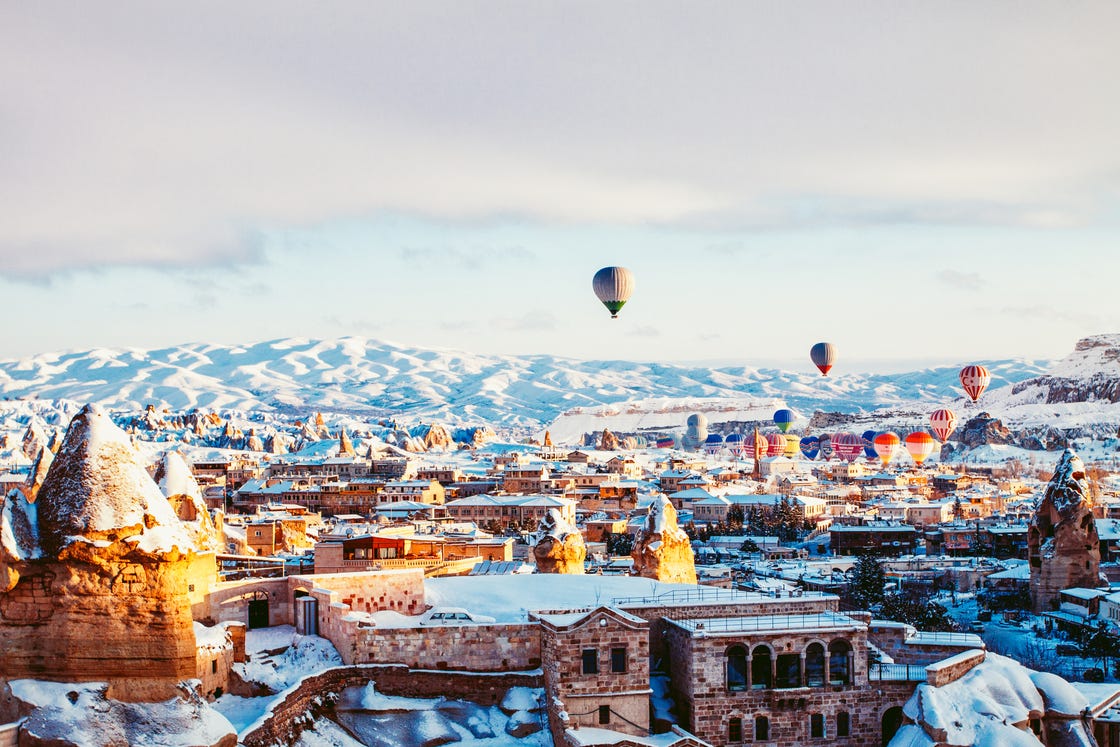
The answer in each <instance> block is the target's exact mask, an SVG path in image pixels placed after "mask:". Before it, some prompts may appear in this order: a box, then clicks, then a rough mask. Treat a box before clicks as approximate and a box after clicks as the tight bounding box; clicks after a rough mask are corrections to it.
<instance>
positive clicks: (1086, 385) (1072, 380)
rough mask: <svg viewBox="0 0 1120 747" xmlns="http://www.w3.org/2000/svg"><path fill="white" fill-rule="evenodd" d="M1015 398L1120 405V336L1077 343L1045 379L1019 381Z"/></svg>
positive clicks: (1054, 402) (1053, 402) (1088, 339)
mask: <svg viewBox="0 0 1120 747" xmlns="http://www.w3.org/2000/svg"><path fill="white" fill-rule="evenodd" d="M1011 393H1012V395H1013V396H1015V395H1024V396H1025V395H1031V394H1033V395H1034V399H1035V401H1037V402H1045V403H1046V404H1057V403H1062V402H1113V403H1115V402H1120V335H1096V336H1094V337H1086V338H1085V339H1083V340H1079V341H1078V343H1077V345H1076V346H1075V347H1074V349H1073V352H1072V353H1070V354H1069V355H1068V356H1066V357H1065V358H1063V359H1062V360H1061V361H1059V362H1058V363H1057V365H1055V366H1054V367H1053V368H1051V369H1050V371H1048V372H1047V373H1046V375H1044V376H1039V377H1036V378H1034V379H1028V380H1027V381H1021V382H1019V383H1018V384H1016V385H1014V386H1013V387H1012V389H1011Z"/></svg>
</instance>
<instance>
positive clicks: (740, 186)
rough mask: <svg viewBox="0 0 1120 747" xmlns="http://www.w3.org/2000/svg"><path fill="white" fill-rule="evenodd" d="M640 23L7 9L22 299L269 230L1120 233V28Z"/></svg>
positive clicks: (272, 8)
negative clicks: (419, 224)
mask: <svg viewBox="0 0 1120 747" xmlns="http://www.w3.org/2000/svg"><path fill="white" fill-rule="evenodd" d="M634 10H635V7H634V6H633V5H632V4H628V3H617V4H602V3H594V2H585V3H581V2H578V1H577V2H576V3H574V4H562V5H554V4H537V3H510V2H486V1H485V0H484V1H483V2H482V3H481V4H478V5H474V4H472V5H470V6H467V5H448V6H441V7H440V9H439V10H438V12H437V11H436V10H435V9H433V8H429V7H425V6H423V5H418V4H415V3H404V4H398V5H392V4H382V3H366V2H358V1H357V0H353V1H352V2H346V1H345V0H342V1H340V2H338V3H335V4H332V6H331V12H330V13H322V12H312V11H310V10H309V9H308V8H307V6H306V5H305V4H302V3H297V2H294V0H268V1H267V2H266V1H265V0H246V1H245V2H241V3H238V4H237V6H236V8H231V7H229V4H227V3H218V2H216V1H211V0H200V1H199V2H198V3H195V4H192V5H191V6H189V7H187V6H184V5H174V4H161V3H144V2H139V0H120V2H115V3H113V4H112V5H110V6H107V7H106V6H97V7H94V6H93V5H85V6H81V7H74V6H73V5H71V4H64V3H53V2H51V1H50V0H45V1H44V2H41V3H39V2H37V3H8V4H6V5H4V6H3V8H2V9H0V27H3V28H4V29H5V32H6V33H5V39H4V44H3V45H0V90H3V91H4V94H5V100H4V103H5V115H4V117H3V118H0V163H3V164H4V168H3V169H0V226H3V236H2V237H0V266H2V267H3V268H4V270H3V273H4V276H5V277H40V276H43V275H50V274H54V273H59V272H65V271H68V270H73V269H75V268H93V267H101V266H115V265H135V264H143V265H150V266H167V267H191V266H210V265H213V264H221V263H231V262H232V263H245V262H252V261H259V258H260V255H259V244H258V242H259V236H260V235H261V234H262V233H266V234H269V235H276V234H279V233H283V232H285V231H289V230H293V229H301V228H306V227H310V226H330V225H334V224H336V223H337V222H345V221H354V220H363V219H369V218H370V217H371V216H377V215H399V214H407V215H414V216H419V217H421V218H423V219H428V220H431V221H460V220H471V219H486V218H495V217H509V218H514V219H516V220H519V221H526V222H532V223H535V224H537V225H542V226H550V225H556V224H581V225H597V226H611V225H620V224H626V225H653V226H664V227H681V228H694V229H695V228H708V227H714V228H719V229H721V230H722V229H726V230H765V229H768V228H782V229H791V228H792V229H798V228H811V227H815V226H832V225H844V226H848V225H867V224H878V223H885V222H887V223H889V222H901V223H920V224H931V223H932V224H938V225H943V224H951V225H1017V226H1029V227H1059V228H1060V227H1066V226H1080V225H1086V224H1092V223H1094V222H1097V221H1100V220H1102V219H1103V218H1102V216H1108V215H1110V214H1115V211H1116V201H1117V200H1116V186H1117V179H1118V177H1117V174H1118V173H1120V169H1118V163H1117V154H1116V150H1115V148H1114V147H1113V146H1114V140H1115V132H1116V131H1117V129H1118V128H1120V99H1118V98H1117V97H1114V96H1102V95H1100V91H1104V90H1109V88H1110V85H1111V83H1112V80H1111V76H1112V71H1114V70H1116V69H1117V68H1118V67H1120V46H1118V45H1116V44H1115V42H1114V38H1113V36H1114V35H1113V34H1112V29H1114V28H1116V26H1117V24H1118V23H1120V5H1117V4H1109V3H1101V4H1095V5H1090V6H1086V7H1082V8H1079V12H1078V13H1076V14H1070V13H1069V12H1068V9H1066V8H1064V7H1061V6H1058V5H1052V6H1048V5H1045V4H1037V5H1033V6H1031V7H1029V8H1024V9H1019V10H1018V12H1017V13H1016V15H1015V19H1014V20H1015V22H1014V23H1013V24H1009V23H1008V22H1007V20H1008V15H1007V10H1006V8H1003V7H1002V6H1000V5H996V4H985V3H973V4H960V5H957V6H953V7H952V8H951V9H946V8H943V7H940V6H938V7H932V6H929V7H926V6H922V5H910V6H907V7H906V8H904V9H901V10H899V11H898V12H892V13H889V14H884V13H883V12H882V8H881V7H879V6H878V5H877V4H874V3H872V4H867V5H857V6H855V7H853V6H851V5H840V4H835V3H829V2H823V1H822V2H815V3H814V2H810V3H807V4H800V3H799V4H780V5H776V6H773V7H770V6H766V7H763V6H759V5H757V4H753V3H743V4H727V5H716V6H709V7H706V8H705V10H704V11H703V12H696V11H695V9H693V8H686V7H684V6H676V5H673V4H664V5H658V6H655V7H649V8H645V7H643V8H642V11H643V12H642V13H641V14H640V15H641V17H640V20H639V21H638V22H636V21H635V18H636V16H635V13H634ZM480 18H483V19H485V22H480ZM950 49H951V50H953V51H954V53H953V54H952V55H949V54H943V53H942V52H944V50H950ZM1039 49H1045V50H1046V54H1045V55H1039V54H1037V53H1036V50H1039ZM1040 91H1044V92H1045V96H1043V95H1042V94H1041V93H1040ZM462 251H466V250H462ZM448 261H451V262H453V263H456V266H459V267H463V268H465V269H473V268H477V267H481V266H486V265H487V263H493V262H494V261H500V258H499V259H497V260H496V259H490V258H484V259H481V260H476V259H471V258H470V256H469V254H461V255H453V256H452V257H450V258H448Z"/></svg>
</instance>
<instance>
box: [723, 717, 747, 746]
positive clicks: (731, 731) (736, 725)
mask: <svg viewBox="0 0 1120 747" xmlns="http://www.w3.org/2000/svg"><path fill="white" fill-rule="evenodd" d="M727 741H728V742H742V741H743V719H741V718H733V719H731V720H730V721H728V722H727Z"/></svg>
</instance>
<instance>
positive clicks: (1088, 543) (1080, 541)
mask: <svg viewBox="0 0 1120 747" xmlns="http://www.w3.org/2000/svg"><path fill="white" fill-rule="evenodd" d="M1027 558H1028V562H1029V563H1030V566H1031V607H1032V608H1033V609H1034V611H1035V612H1036V613H1042V612H1051V611H1053V610H1055V609H1057V604H1058V597H1059V592H1060V591H1061V590H1062V589H1069V588H1074V587H1083V588H1090V589H1091V588H1093V587H1095V586H1097V585H1099V584H1100V562H1101V554H1100V543H1099V540H1098V537H1097V525H1096V521H1095V520H1094V519H1093V507H1092V501H1091V500H1090V496H1089V480H1088V478H1087V477H1086V475H1085V465H1084V464H1082V462H1081V459H1080V458H1079V457H1078V456H1077V455H1076V454H1074V453H1073V452H1072V451H1071V450H1069V449H1066V451H1065V452H1064V453H1063V454H1062V456H1061V459H1059V460H1058V466H1057V467H1056V468H1055V470H1054V476H1053V477H1051V478H1050V483H1049V484H1048V485H1047V486H1046V492H1045V493H1044V494H1043V496H1042V499H1041V500H1040V501H1039V502H1038V506H1037V507H1036V508H1035V515H1034V518H1033V519H1032V520H1031V525H1030V529H1028V530H1027Z"/></svg>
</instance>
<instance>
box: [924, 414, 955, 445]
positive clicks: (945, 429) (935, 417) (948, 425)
mask: <svg viewBox="0 0 1120 747" xmlns="http://www.w3.org/2000/svg"><path fill="white" fill-rule="evenodd" d="M929 427H930V428H931V429H932V430H933V435H935V436H937V440H938V441H940V442H941V443H945V439H947V438H949V434H950V433H952V432H953V431H955V430H956V429H957V416H956V415H954V414H953V411H952V410H950V409H947V408H942V409H940V410H934V411H933V412H932V413H931V414H930V416H929Z"/></svg>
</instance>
